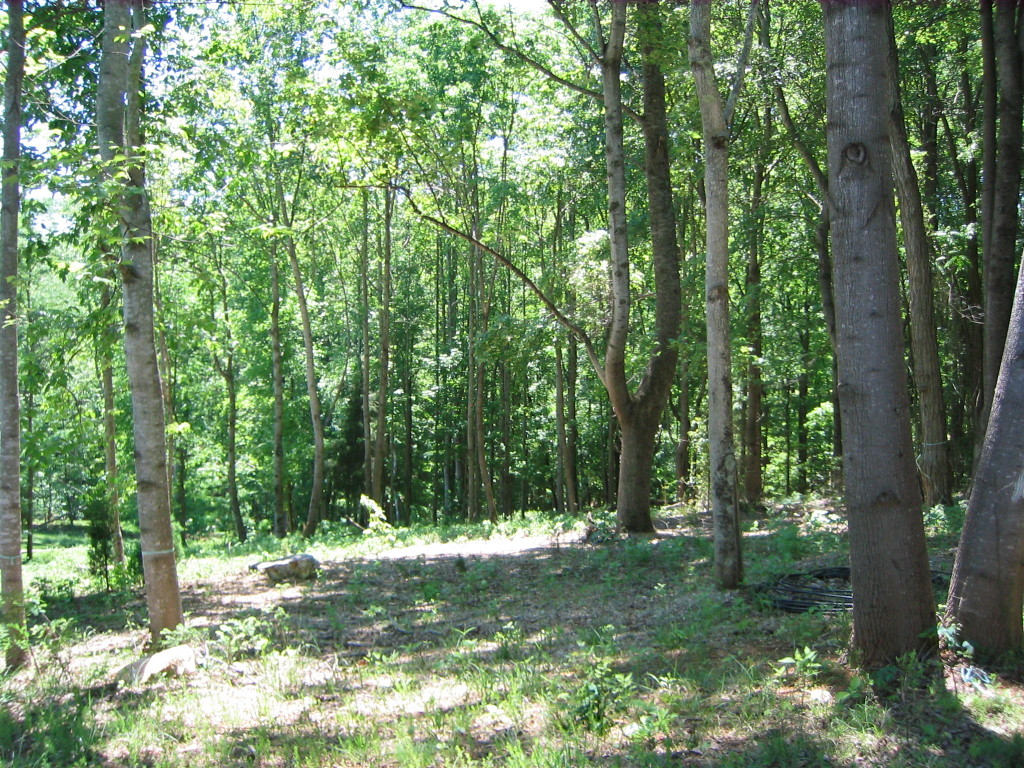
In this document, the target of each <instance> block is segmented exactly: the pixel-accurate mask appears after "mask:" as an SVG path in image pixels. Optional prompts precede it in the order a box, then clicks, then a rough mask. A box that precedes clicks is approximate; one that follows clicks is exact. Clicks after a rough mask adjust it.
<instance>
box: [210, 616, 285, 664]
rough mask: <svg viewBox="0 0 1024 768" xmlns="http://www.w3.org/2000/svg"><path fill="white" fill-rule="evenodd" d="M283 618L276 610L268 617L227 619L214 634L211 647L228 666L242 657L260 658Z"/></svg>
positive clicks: (271, 641)
mask: <svg viewBox="0 0 1024 768" xmlns="http://www.w3.org/2000/svg"><path fill="white" fill-rule="evenodd" d="M284 617H285V613H284V610H283V609H282V608H278V609H277V610H276V611H275V612H274V613H272V614H271V615H270V617H267V618H265V617H263V616H246V617H244V618H238V619H227V620H226V621H224V622H222V623H221V625H220V627H218V628H217V631H216V632H215V634H214V638H213V647H214V649H216V651H218V652H219V653H220V654H221V655H222V656H223V657H224V660H225V661H227V662H228V663H229V664H230V663H232V662H234V661H237V660H238V659H240V658H242V657H244V656H262V655H263V654H264V653H266V652H267V651H268V650H269V649H270V647H271V645H272V643H273V639H272V638H273V635H274V633H275V627H276V625H277V624H278V623H279V622H280V620H281V619H283V618H284Z"/></svg>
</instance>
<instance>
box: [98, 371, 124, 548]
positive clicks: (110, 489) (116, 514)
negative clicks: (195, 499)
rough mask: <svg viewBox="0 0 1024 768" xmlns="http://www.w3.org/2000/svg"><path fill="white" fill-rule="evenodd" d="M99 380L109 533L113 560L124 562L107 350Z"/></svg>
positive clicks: (112, 383) (115, 426)
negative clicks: (101, 393)
mask: <svg viewBox="0 0 1024 768" xmlns="http://www.w3.org/2000/svg"><path fill="white" fill-rule="evenodd" d="M100 384H101V386H102V389H103V447H104V450H103V457H104V462H103V463H104V471H105V480H106V484H107V504H108V505H109V508H110V534H111V540H112V544H113V548H114V562H116V563H119V564H124V536H123V532H122V531H121V490H120V488H119V487H118V468H117V422H116V420H115V418H114V417H115V413H114V369H113V366H112V364H111V362H110V356H109V353H108V352H104V353H103V362H102V369H101V370H100Z"/></svg>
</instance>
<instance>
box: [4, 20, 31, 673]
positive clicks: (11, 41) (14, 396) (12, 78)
mask: <svg viewBox="0 0 1024 768" xmlns="http://www.w3.org/2000/svg"><path fill="white" fill-rule="evenodd" d="M7 22H8V39H7V75H6V77H5V78H4V126H3V136H4V139H3V141H4V146H3V169H2V179H3V191H2V193H0V207H2V210H0V582H2V584H0V586H2V589H0V631H4V632H5V633H6V640H7V642H6V663H7V666H8V667H18V666H20V665H21V664H22V663H24V661H25V658H26V655H27V653H28V646H27V643H26V641H27V637H26V635H25V602H24V594H23V584H22V576H21V407H20V401H19V397H18V253H19V251H18V223H19V221H20V218H21V217H20V207H21V181H20V175H19V174H20V160H21V86H22V80H23V78H24V74H25V17H24V7H23V4H22V0H11V2H9V3H8V4H7Z"/></svg>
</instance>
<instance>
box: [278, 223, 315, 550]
mask: <svg viewBox="0 0 1024 768" xmlns="http://www.w3.org/2000/svg"><path fill="white" fill-rule="evenodd" d="M285 247H286V248H287V250H288V261H289V262H290V263H291V267H292V281H293V282H294V283H295V299H296V301H297V302H298V304H299V319H300V321H301V323H302V346H303V349H304V351H305V358H306V393H307V395H308V396H309V420H310V422H311V424H312V426H313V478H312V485H311V487H310V490H309V509H308V511H307V513H306V522H305V524H304V525H303V526H302V535H303V536H305V537H306V538H309V537H310V536H312V535H313V534H314V533H315V532H316V528H317V526H318V525H319V524H320V520H321V518H322V516H323V496H324V422H323V418H322V417H321V415H320V392H319V389H318V383H317V378H316V354H315V351H314V348H313V325H312V323H311V321H310V319H309V306H308V305H307V303H306V289H305V287H304V286H303V283H302V271H301V269H300V268H299V256H298V253H297V251H296V247H295V240H294V239H293V238H292V237H291V236H288V237H287V238H286V239H285Z"/></svg>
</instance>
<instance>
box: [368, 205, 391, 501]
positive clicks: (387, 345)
mask: <svg viewBox="0 0 1024 768" xmlns="http://www.w3.org/2000/svg"><path fill="white" fill-rule="evenodd" d="M394 205H395V193H394V191H393V190H391V189H387V190H385V191H384V247H383V249H382V254H381V258H382V263H381V289H380V291H381V297H380V340H379V343H380V347H379V349H380V374H379V376H378V378H377V425H376V429H375V430H374V442H373V469H372V473H371V478H372V485H371V490H370V496H372V497H373V500H374V501H376V502H377V503H378V504H380V505H381V507H383V508H384V509H387V500H386V499H385V498H384V462H385V460H386V458H387V447H388V395H389V394H390V392H389V390H390V389H391V219H392V215H393V212H394Z"/></svg>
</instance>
